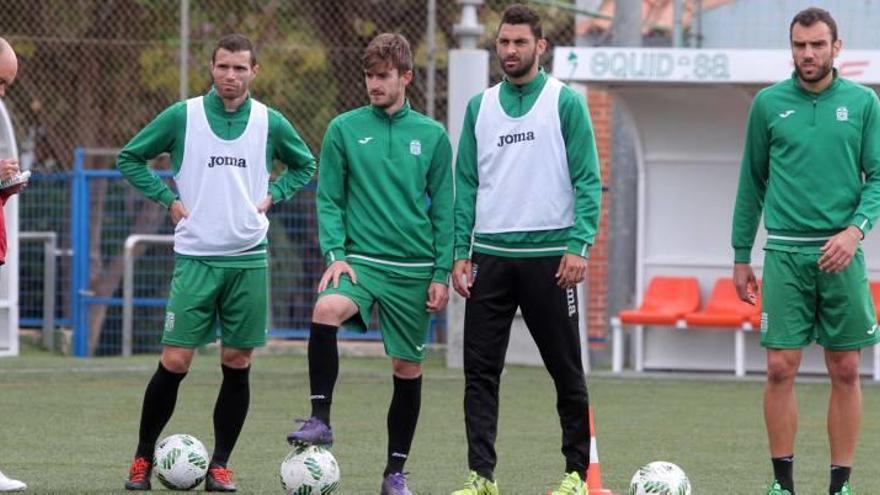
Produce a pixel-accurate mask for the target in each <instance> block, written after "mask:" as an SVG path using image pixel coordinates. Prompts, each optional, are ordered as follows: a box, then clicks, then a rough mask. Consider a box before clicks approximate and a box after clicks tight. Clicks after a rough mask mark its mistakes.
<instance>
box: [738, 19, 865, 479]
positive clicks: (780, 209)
mask: <svg viewBox="0 0 880 495" xmlns="http://www.w3.org/2000/svg"><path fill="white" fill-rule="evenodd" d="M789 36H790V40H791V51H792V58H793V59H794V73H793V74H792V76H791V78H790V79H788V80H785V81H782V82H779V83H777V84H774V85H773V86H770V87H768V88H764V89H763V90H761V91H760V92H758V94H757V95H756V96H755V99H754V101H753V103H752V108H751V111H750V113H749V120H748V127H747V129H746V142H745V150H744V152H743V159H742V169H741V172H740V179H739V191H738V192H737V197H736V207H735V210H734V216H733V235H732V245H733V248H734V252H735V257H734V269H733V277H734V282H735V284H736V288H737V292H738V293H739V297H740V298H741V299H742V300H744V301H746V302H750V303H752V304H754V303H755V302H756V301H757V297H758V284H757V279H756V278H755V274H754V272H753V271H752V268H751V266H750V263H751V251H752V245H753V243H754V240H755V232H756V231H757V228H758V223H759V222H760V219H761V212H762V211H763V213H764V225H765V226H766V228H767V234H768V235H767V244H766V245H765V246H764V251H765V257H764V274H763V284H762V286H761V291H760V292H761V300H762V314H761V345H762V346H763V347H765V348H767V383H766V386H765V390H764V421H765V423H766V426H767V436H768V438H769V443H770V456H771V460H772V463H773V472H774V476H775V480H774V481H773V482H772V483H771V484H770V487H769V489H768V491H767V493H768V495H792V494H794V493H795V492H794V479H793V474H792V473H793V465H794V441H795V432H796V431H797V401H796V399H795V391H794V382H795V376H796V375H797V372H798V368H799V366H800V362H801V355H802V349H803V348H804V347H806V346H808V345H810V343H812V341H813V340H814V339H815V340H816V342H817V343H818V344H819V345H821V346H822V347H823V348H824V349H825V364H826V366H827V368H828V375H829V376H830V378H831V397H830V400H829V407H828V438H829V442H830V446H831V474H830V478H831V481H830V484H829V488H828V493H829V494H832V495H835V494H840V495H848V494H851V493H852V490H851V488H850V486H849V474H850V470H851V469H852V465H853V457H854V455H855V450H856V444H857V440H858V434H859V422H860V420H861V410H862V405H861V402H862V395H861V387H860V383H859V362H860V354H861V349H862V348H865V347H870V346H873V345H874V344H876V343H877V342H880V332H878V331H877V319H876V315H875V312H874V305H873V302H872V300H871V295H870V289H869V286H868V277H867V273H866V271H865V260H864V255H863V253H862V250H861V248H860V247H859V243H860V241H861V239H863V238H864V236H865V234H866V233H867V232H868V231H869V230H870V229H871V227H872V226H873V224H874V222H875V221H876V219H877V216H878V214H880V104H878V99H877V95H876V94H875V93H874V91H873V90H872V89H870V88H867V87H865V86H862V85H860V84H856V83H854V82H852V81H849V80H846V79H843V78H842V77H840V76H839V75H838V73H837V70H836V69H834V58H835V57H837V55H838V54H839V53H840V50H841V47H842V42H841V40H840V39H839V38H838V36H837V24H836V23H835V21H834V19H833V18H832V17H831V15H830V14H829V13H828V12H827V11H825V10H822V9H819V8H809V9H806V10H804V11H801V12H799V13H798V14H797V15H796V16H795V17H794V19H793V20H792V21H791V24H790V26H789Z"/></svg>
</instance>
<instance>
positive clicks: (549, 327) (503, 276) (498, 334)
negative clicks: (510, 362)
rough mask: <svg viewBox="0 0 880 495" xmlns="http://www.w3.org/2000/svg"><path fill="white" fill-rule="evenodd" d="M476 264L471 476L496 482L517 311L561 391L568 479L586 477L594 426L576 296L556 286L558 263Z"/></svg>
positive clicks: (470, 321)
mask: <svg viewBox="0 0 880 495" xmlns="http://www.w3.org/2000/svg"><path fill="white" fill-rule="evenodd" d="M472 260H473V263H474V269H473V270H474V272H475V274H476V276H475V278H474V285H473V287H472V288H471V296H470V298H469V299H468V300H467V304H466V306H465V319H464V372H465V394H464V412H465V426H466V429H467V439H468V465H469V467H470V469H471V470H474V471H476V472H477V473H479V474H481V475H482V476H487V477H492V476H493V471H494V469H495V464H496V462H497V456H496V453H495V437H496V435H497V431H498V386H499V384H500V381H501V371H502V369H503V368H504V357H505V354H506V353H507V344H508V342H509V341H510V325H511V323H512V322H513V317H514V315H515V314H516V309H517V307H519V308H521V310H522V315H523V318H524V319H525V323H526V325H527V326H528V328H529V332H530V333H531V335H532V338H533V339H534V341H535V344H537V346H538V350H539V351H540V353H541V358H542V359H543V361H544V366H545V367H546V368H547V371H548V372H549V373H550V376H551V377H552V378H553V383H554V384H555V386H556V410H557V412H558V414H559V423H560V425H561V426H562V454H563V455H564V456H565V461H566V472H570V471H571V470H577V471H578V472H579V473H581V476H582V477H583V476H584V473H586V469H587V467H588V466H589V463H590V423H589V421H590V419H589V412H588V411H589V400H588V396H587V385H586V380H585V378H584V372H583V367H582V365H581V348H580V342H579V334H578V311H577V306H578V305H577V290H576V289H568V290H566V289H562V288H560V287H559V286H557V285H556V278H555V277H554V275H555V273H556V270H557V268H558V267H559V260H560V258H559V257H544V258H502V257H498V256H491V255H486V254H480V253H475V254H474V256H473V259H472Z"/></svg>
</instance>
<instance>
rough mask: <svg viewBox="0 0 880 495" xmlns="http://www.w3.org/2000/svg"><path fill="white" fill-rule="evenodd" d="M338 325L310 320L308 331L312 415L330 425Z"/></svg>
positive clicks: (337, 371)
mask: <svg viewBox="0 0 880 495" xmlns="http://www.w3.org/2000/svg"><path fill="white" fill-rule="evenodd" d="M338 329H339V327H334V326H333V325H324V324H323V323H315V322H312V327H311V329H310V331H309V385H310V386H311V392H312V396H311V397H310V399H311V401H312V416H314V417H316V418H318V419H320V420H321V421H323V422H325V423H327V425H328V426H329V425H330V403H331V402H333V387H334V386H335V385H336V377H337V376H339V350H338V349H337V348H336V331H337V330H338Z"/></svg>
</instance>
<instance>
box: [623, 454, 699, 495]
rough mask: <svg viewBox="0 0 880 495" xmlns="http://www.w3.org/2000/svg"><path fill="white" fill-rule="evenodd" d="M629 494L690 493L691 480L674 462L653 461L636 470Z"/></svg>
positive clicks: (665, 494)
mask: <svg viewBox="0 0 880 495" xmlns="http://www.w3.org/2000/svg"><path fill="white" fill-rule="evenodd" d="M629 495H691V482H690V480H688V477H687V475H686V474H684V471H682V470H681V468H680V467H678V466H676V465H675V464H673V463H671V462H663V461H655V462H652V463H650V464H646V465H645V466H642V467H640V468H639V470H638V471H636V474H634V475H633V477H632V481H630V483H629Z"/></svg>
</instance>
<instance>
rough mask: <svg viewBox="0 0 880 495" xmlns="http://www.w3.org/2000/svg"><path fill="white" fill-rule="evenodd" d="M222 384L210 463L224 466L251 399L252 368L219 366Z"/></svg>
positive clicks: (216, 412)
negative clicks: (221, 373) (221, 372)
mask: <svg viewBox="0 0 880 495" xmlns="http://www.w3.org/2000/svg"><path fill="white" fill-rule="evenodd" d="M220 368H222V369H223V384H222V385H220V393H219V394H217V403H216V404H215V405H214V455H212V456H211V465H216V466H222V467H226V463H227V462H228V461H229V455H230V454H232V449H233V448H235V442H236V441H238V434H239V433H241V427H242V426H244V419H245V418H246V417H247V413H248V406H249V405H250V402H251V386H250V381H249V377H250V371H251V368H250V366H248V367H247V368H242V369H236V368H230V367H228V366H224V365H220Z"/></svg>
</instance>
